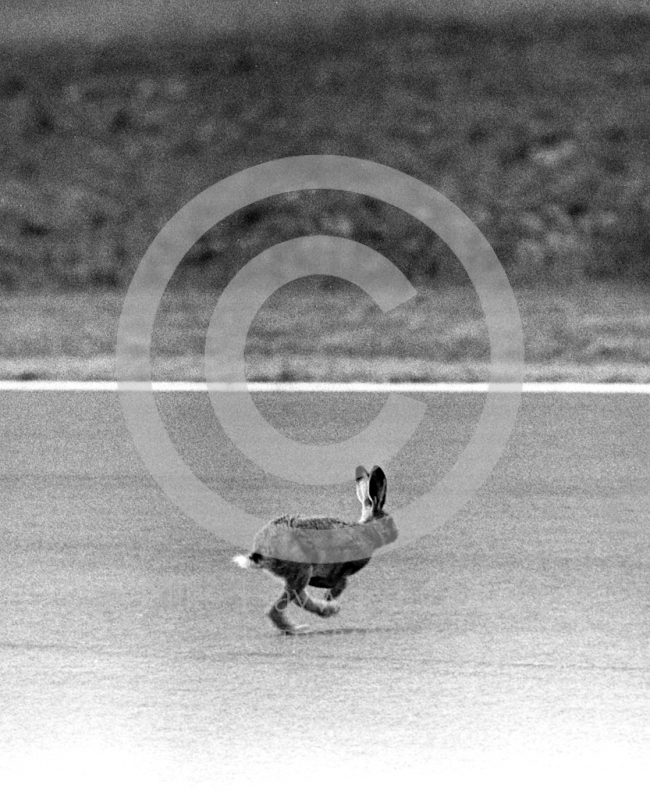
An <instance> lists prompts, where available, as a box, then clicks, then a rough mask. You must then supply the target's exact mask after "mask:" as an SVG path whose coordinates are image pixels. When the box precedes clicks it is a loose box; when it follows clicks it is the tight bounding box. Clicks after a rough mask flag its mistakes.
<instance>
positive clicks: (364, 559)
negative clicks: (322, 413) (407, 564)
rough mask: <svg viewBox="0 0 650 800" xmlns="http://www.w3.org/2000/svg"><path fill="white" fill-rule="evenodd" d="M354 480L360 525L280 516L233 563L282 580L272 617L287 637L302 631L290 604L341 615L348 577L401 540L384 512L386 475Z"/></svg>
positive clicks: (362, 473)
mask: <svg viewBox="0 0 650 800" xmlns="http://www.w3.org/2000/svg"><path fill="white" fill-rule="evenodd" d="M356 481H357V497H358V498H359V500H360V502H361V506H362V509H361V519H360V520H359V522H358V523H357V524H350V523H346V522H342V521H341V520H338V519H333V518H331V517H293V516H285V517H279V518H278V519H274V520H273V521H271V522H269V523H267V524H266V525H265V526H264V527H263V528H262V530H261V531H259V533H258V534H257V536H256V537H255V542H254V544H253V551H252V553H250V554H249V555H247V556H244V555H239V556H235V558H234V559H233V561H234V562H235V563H236V564H237V565H238V566H240V567H244V568H257V569H265V570H267V571H268V572H270V573H271V574H272V575H275V576H276V577H278V578H280V579H281V580H282V581H283V582H284V591H283V592H282V594H281V596H280V597H279V598H278V600H276V602H275V603H274V604H273V606H272V607H271V609H270V611H269V612H268V615H269V617H270V618H271V621H272V622H273V624H274V625H275V626H276V627H277V628H279V629H280V630H281V631H284V632H285V633H289V634H290V633H295V632H296V631H297V630H298V629H299V628H298V627H296V626H294V625H293V624H292V623H291V622H290V621H289V619H287V616H286V613H285V612H286V608H287V606H288V605H289V601H290V600H292V601H293V602H294V603H295V604H296V605H298V606H300V607H301V608H304V609H305V610H306V611H311V612H312V613H313V614H318V616H320V617H331V616H332V615H333V614H337V613H338V611H339V604H338V603H337V602H336V598H337V597H338V596H339V595H340V594H341V592H342V591H343V590H344V589H345V586H346V584H347V581H348V577H349V576H350V575H353V574H354V573H355V572H358V571H359V570H360V569H363V567H365V566H366V564H367V563H368V562H369V561H370V557H371V556H372V554H373V552H374V551H375V550H376V549H377V548H378V547H382V546H383V545H386V544H390V543H391V542H394V541H395V539H397V529H396V528H395V524H394V522H393V520H392V518H391V517H389V516H388V515H387V514H386V513H385V512H384V501H385V500H386V476H385V475H384V471H383V470H382V469H381V467H373V468H372V470H371V472H370V475H368V473H367V472H366V470H365V469H364V468H363V467H357V474H356ZM308 585H309V586H316V587H318V588H321V589H327V593H326V595H325V599H324V600H318V599H316V598H314V597H311V596H310V595H309V594H308V593H307V591H306V589H307V586H308ZM300 627H303V628H304V627H305V626H300Z"/></svg>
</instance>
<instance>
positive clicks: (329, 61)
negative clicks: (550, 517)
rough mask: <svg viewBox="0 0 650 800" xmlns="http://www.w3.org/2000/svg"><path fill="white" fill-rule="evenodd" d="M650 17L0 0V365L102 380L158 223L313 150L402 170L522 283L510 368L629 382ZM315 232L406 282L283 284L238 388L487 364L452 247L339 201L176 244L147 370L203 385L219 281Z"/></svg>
mask: <svg viewBox="0 0 650 800" xmlns="http://www.w3.org/2000/svg"><path fill="white" fill-rule="evenodd" d="M646 5H647V4H646V3H642V2H636V0H626V1H625V2H623V1H622V0H621V2H616V0H609V2H605V0H581V2H574V3H572V4H571V5H570V7H567V6H566V5H565V4H560V3H557V2H552V0H498V1H497V2H488V0H483V2H481V1H480V0H471V2H465V3H462V4H458V3H455V2H451V0H434V1H432V2H424V1H423V0H420V2H417V1H416V0H402V2H388V1H387V2H384V3H377V2H364V1H363V0H356V2H354V3H351V2H330V3H328V4H327V7H326V9H324V8H323V5H322V4H319V3H316V2H313V0H283V1H282V2H274V1H273V0H250V2H247V3H240V2H234V1H233V0H217V2H207V0H195V1H194V2H184V3H171V2H168V0H164V1H163V2H153V3H149V4H146V5H145V4H140V3H137V2H134V1H133V0H115V2H110V3H101V4H100V3H94V2H81V1H80V0H55V2H45V1H44V0H9V2H5V4H4V10H3V25H2V31H1V32H0V36H1V37H2V39H3V41H4V44H3V47H2V50H1V51H0V127H1V136H0V149H1V152H2V158H1V159H0V170H1V179H0V180H1V183H0V311H1V312H2V316H3V320H4V322H3V333H2V339H1V341H0V377H19V378H20V377H22V378H33V377H82V378H83V377H113V365H112V353H113V350H114V346H115V333H116V326H117V320H118V318H119V312H120V308H121V301H122V299H123V297H124V293H125V292H126V289H127V287H128V285H129V281H130V279H131V277H132V275H133V273H134V272H135V270H136V268H137V265H138V263H139V261H140V259H141V258H142V256H143V254H144V252H145V250H146V248H147V247H148V245H149V244H150V242H151V241H152V240H153V238H154V237H155V236H156V234H157V232H158V231H159V230H160V228H161V227H162V225H163V224H164V223H165V222H166V221H167V220H168V219H169V218H170V217H171V216H173V215H174V213H176V211H178V210H179V209H180V208H181V206H182V205H184V204H185V203H187V202H188V201H189V200H190V199H191V198H192V197H194V196H195V195H196V194H197V193H198V192H200V191H202V190H203V189H205V188H207V187H208V186H210V185H211V184H213V183H215V182H216V181H218V180H220V179H222V178H225V177H227V176H228V175H231V174H233V173H235V172H237V171H239V170H241V169H244V168H246V167H249V166H252V165H254V164H258V163H261V162H264V161H267V160H271V159H276V158H282V157H285V156H291V155H302V154H315V153H333V154H340V155H346V156H354V157H357V158H363V159H369V160H372V161H377V162H379V163H382V164H387V165H389V166H391V167H394V168H396V169H399V170H402V171H404V172H405V173H407V174H409V175H413V176H414V177H416V178H418V179H420V180H422V181H425V182H426V183H428V184H430V185H431V186H433V187H434V188H436V189H437V190H438V191H440V192H442V193H443V194H445V195H446V196H447V197H448V198H449V199H450V200H452V201H453V202H454V203H456V204H457V205H458V206H459V207H460V208H461V209H462V210H463V211H464V212H465V213H466V214H467V215H468V216H469V217H470V218H471V219H472V220H473V221H474V223H475V224H476V225H477V226H478V227H479V228H480V230H481V231H482V233H483V234H484V235H485V236H486V237H487V239H488V240H489V242H490V243H491V245H492V246H493V248H494V249H495V251H496V253H497V255H498V257H499V258H500V260H501V262H502V264H503V265H504V268H505V270H506V272H507V274H508V276H509V278H510V280H511V283H512V285H513V286H514V288H515V291H516V293H517V298H518V300H519V302H520V307H521V311H522V317H523V320H524V326H525V330H526V347H527V361H528V364H529V373H528V378H529V379H533V380H534V379H557V378H567V377H571V378H580V379H581V378H585V379H592V380H593V379H595V380H647V379H648V378H649V377H650V306H649V304H648V289H649V288H650V225H649V222H650V158H649V155H650V16H648V15H647V14H644V13H643V11H644V8H645V7H646ZM314 233H325V234H333V235H339V236H347V237H351V238H354V239H357V240H358V241H361V242H363V243H364V244H367V245H369V246H371V247H373V248H375V249H376V250H378V251H380V252H382V253H383V254H384V255H386V256H387V257H389V258H390V259H391V260H392V261H393V262H394V263H395V264H397V265H398V266H399V267H400V269H402V270H403V271H404V272H405V273H406V275H407V276H408V277H409V279H410V280H411V281H412V282H413V284H414V285H415V286H416V288H417V289H418V298H417V299H416V300H415V301H413V304H412V305H409V308H406V307H405V306H404V307H402V308H401V309H397V310H396V311H395V312H393V315H392V316H391V315H381V314H379V313H378V310H377V309H376V307H375V306H374V305H373V304H372V303H371V302H370V301H369V300H368V299H367V298H365V296H364V295H363V293H361V291H360V290H358V289H357V288H356V287H354V286H352V285H351V284H348V283H347V282H344V281H337V280H323V279H321V280H317V279H313V280H310V281H303V282H301V283H300V285H292V286H289V287H286V290H284V289H283V290H282V291H281V292H280V293H278V297H274V298H272V300H271V301H269V303H268V304H266V306H265V307H263V309H262V310H261V311H260V314H259V315H258V317H259V319H258V320H257V321H256V325H255V326H254V328H253V329H252V330H251V334H250V337H249V347H248V350H247V358H248V359H249V361H248V363H249V367H250V369H249V377H250V378H251V379H256V378H257V379H268V378H273V379H311V378H315V377H317V378H324V377H329V378H330V379H332V380H335V379H349V378H357V379H359V378H361V379H388V380H402V379H408V380H432V379H433V380H435V379H440V378H442V379H449V378H458V379H477V378H481V377H484V375H485V365H486V363H487V359H489V345H488V342H487V337H486V331H485V327H484V324H483V320H482V315H481V311H480V307H479V306H478V303H477V301H476V297H475V296H474V293H473V290H472V288H471V286H470V285H469V282H468V279H467V277H466V275H465V273H464V271H463V269H462V267H461V266H460V264H459V263H458V262H457V260H456V259H455V257H454V256H453V254H452V253H451V252H450V251H448V250H447V248H446V246H445V245H444V244H443V243H442V242H440V241H439V240H438V239H437V237H435V235H434V234H432V233H431V232H430V231H429V230H428V229H427V228H425V227H424V226H422V225H421V224H419V223H417V222H415V221H414V220H412V219H410V218H408V217H407V216H406V215H404V214H403V213H402V212H398V211H396V210H395V209H393V208H391V207H388V206H385V205H383V204H381V203H379V202H377V201H374V200H372V199H369V198H364V197H360V196H357V195H346V194H344V193H338V192H314V193H300V194H298V195H295V194H294V195H291V196H283V197H278V198H273V199H272V200H268V201H265V202H262V203H258V204H255V205H254V206H249V207H248V208H246V209H244V210H242V211H241V212H240V213H238V214H236V215H233V216H232V217H231V218H229V219H228V220H226V221H224V222H223V223H222V224H220V225H218V226H215V227H214V228H213V229H212V230H211V231H210V232H209V233H208V234H207V235H206V236H205V237H203V239H201V240H200V241H199V242H198V243H197V244H196V245H195V246H194V247H193V248H192V249H191V250H190V251H189V252H188V253H187V255H186V257H185V259H184V260H183V262H182V263H181V265H180V266H179V269H178V270H177V273H176V275H175V277H174V279H173V280H172V282H171V284H170V286H169V288H168V292H167V295H168V296H167V297H166V300H165V303H164V304H163V306H162V307H161V309H160V314H159V316H160V325H159V326H158V328H159V331H158V334H157V339H156V343H155V344H156V347H155V351H156V358H157V359H158V360H157V362H156V365H157V366H156V369H157V372H156V375H157V376H158V377H166V378H171V377H177V378H195V377H199V376H200V373H201V365H200V359H201V356H202V349H203V343H204V339H205V329H206V326H207V322H208V320H209V317H210V314H211V312H212V310H213V308H214V301H215V296H216V294H217V293H218V292H219V291H220V290H221V289H222V288H223V286H224V285H226V284H227V282H228V281H229V280H230V278H231V277H232V275H234V274H235V272H236V271H237V270H238V269H240V268H241V266H243V264H245V263H246V262H247V261H248V260H249V259H250V258H252V257H253V256H254V255H256V254H257V253H259V252H261V251H263V250H264V249H266V248H267V247H269V246H270V245H272V244H275V243H277V242H279V241H283V240H285V239H287V238H291V237H295V236H300V235H308V234H314ZM315 297H318V298H319V308H318V309H315V310H314V303H313V301H314V298H315ZM296 304H298V305H299V308H300V311H301V315H299V316H300V325H298V326H297V323H296V316H297V315H296V313H295V309H296ZM312 311H313V313H312Z"/></svg>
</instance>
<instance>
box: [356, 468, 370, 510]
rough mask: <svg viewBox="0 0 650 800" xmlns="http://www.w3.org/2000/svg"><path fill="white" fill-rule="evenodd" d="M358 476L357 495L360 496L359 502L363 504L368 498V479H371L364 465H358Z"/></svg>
mask: <svg viewBox="0 0 650 800" xmlns="http://www.w3.org/2000/svg"><path fill="white" fill-rule="evenodd" d="M356 478H357V497H358V498H359V502H360V503H361V504H363V503H365V501H366V500H367V499H368V481H369V480H370V475H368V473H367V472H366V470H365V469H364V468H363V467H357V475H356Z"/></svg>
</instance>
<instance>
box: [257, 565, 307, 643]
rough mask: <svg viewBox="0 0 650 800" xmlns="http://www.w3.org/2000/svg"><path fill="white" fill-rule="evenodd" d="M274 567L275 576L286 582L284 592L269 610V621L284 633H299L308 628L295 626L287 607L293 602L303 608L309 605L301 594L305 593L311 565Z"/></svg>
mask: <svg viewBox="0 0 650 800" xmlns="http://www.w3.org/2000/svg"><path fill="white" fill-rule="evenodd" d="M274 567H275V568H274V570H273V574H274V575H276V576H277V577H278V578H280V579H281V580H283V581H284V591H283V592H282V594H281V595H280V597H279V598H278V599H277V600H276V601H275V603H273V605H272V606H271V608H270V609H269V611H268V616H269V619H270V620H271V622H272V623H273V624H274V625H275V627H276V628H278V629H279V630H281V631H284V633H297V632H298V631H300V630H301V629H304V628H306V627H307V626H306V625H294V624H293V623H292V622H291V621H290V620H289V618H288V617H287V613H286V611H287V606H288V605H289V602H290V601H291V600H293V602H294V603H296V604H297V605H299V606H302V607H303V608H304V607H306V606H308V603H303V602H302V601H301V599H300V592H301V589H302V591H303V592H304V587H305V586H306V585H307V583H308V582H309V578H310V576H311V572H312V569H311V567H310V565H309V564H292V563H290V562H277V563H276V564H275V565H274ZM307 610H308V611H311V610H312V609H310V608H308V607H307Z"/></svg>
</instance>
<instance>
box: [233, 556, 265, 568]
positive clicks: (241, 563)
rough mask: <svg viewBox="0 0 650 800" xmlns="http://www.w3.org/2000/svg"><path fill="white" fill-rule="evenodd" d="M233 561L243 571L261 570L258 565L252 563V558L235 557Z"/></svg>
mask: <svg viewBox="0 0 650 800" xmlns="http://www.w3.org/2000/svg"><path fill="white" fill-rule="evenodd" d="M233 561H234V562H235V564H237V566H238V567H241V568H242V569H259V567H258V566H257V564H255V563H254V562H253V561H251V559H250V556H235V557H234V558H233Z"/></svg>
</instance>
